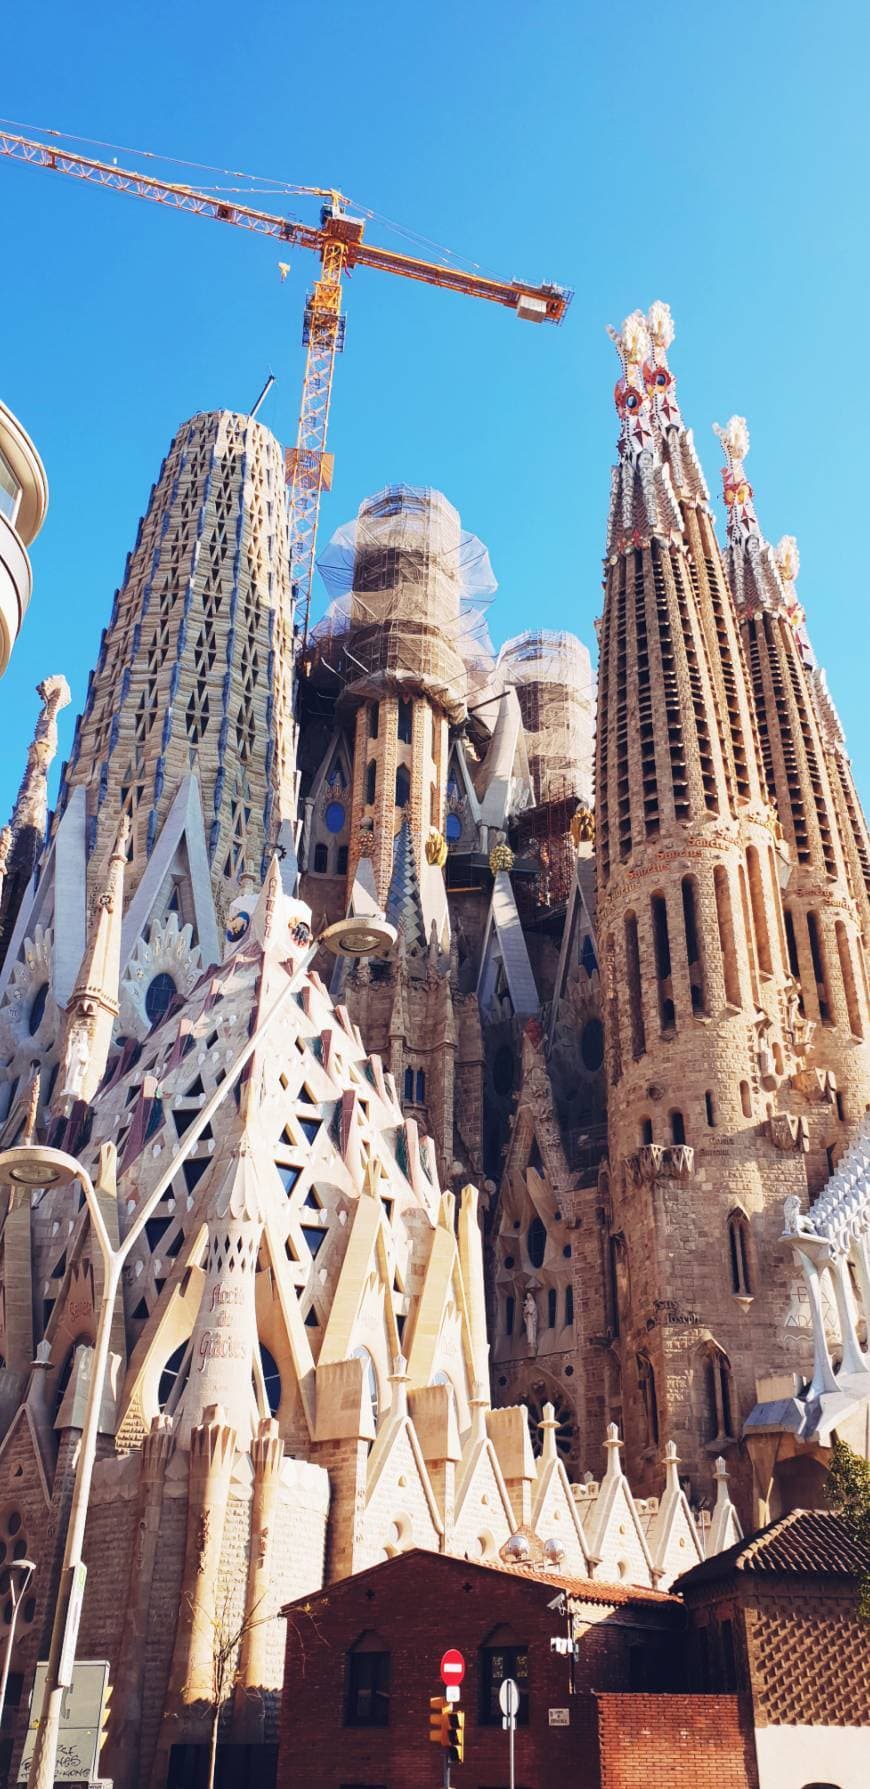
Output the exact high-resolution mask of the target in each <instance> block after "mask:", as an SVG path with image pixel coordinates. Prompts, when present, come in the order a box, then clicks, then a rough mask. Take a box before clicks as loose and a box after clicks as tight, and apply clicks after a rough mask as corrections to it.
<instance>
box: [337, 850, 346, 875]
mask: <svg viewBox="0 0 870 1789" xmlns="http://www.w3.org/2000/svg"><path fill="white" fill-rule="evenodd" d="M335 868H336V872H337V874H338V875H339V876H346V875H347V846H346V845H339V847H338V858H337V860H336V865H335Z"/></svg>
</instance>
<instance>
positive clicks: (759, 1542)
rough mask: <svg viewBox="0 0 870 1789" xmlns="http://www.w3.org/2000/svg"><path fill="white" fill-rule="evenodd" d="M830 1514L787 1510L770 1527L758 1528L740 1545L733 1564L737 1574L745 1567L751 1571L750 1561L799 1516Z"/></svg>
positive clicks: (831, 1512) (827, 1511)
mask: <svg viewBox="0 0 870 1789" xmlns="http://www.w3.org/2000/svg"><path fill="white" fill-rule="evenodd" d="M832 1514H833V1511H832V1510H805V1509H790V1510H788V1511H787V1513H786V1514H785V1515H784V1516H778V1517H777V1519H776V1521H775V1522H773V1523H771V1525H770V1527H768V1528H760V1529H759V1531H758V1533H757V1534H753V1535H751V1536H750V1537H749V1539H748V1540H746V1541H744V1542H743V1543H742V1544H741V1545H740V1549H739V1552H738V1554H737V1558H736V1560H735V1562H734V1563H735V1565H736V1567H737V1570H738V1571H739V1572H745V1571H746V1569H747V1567H749V1569H751V1564H752V1560H753V1559H755V1558H756V1556H757V1555H758V1554H759V1553H763V1552H764V1551H765V1550H766V1549H767V1548H768V1547H769V1546H770V1544H771V1542H772V1541H775V1540H778V1539H779V1536H780V1535H781V1534H783V1533H784V1532H785V1530H786V1529H787V1528H792V1527H794V1524H795V1522H796V1521H797V1519H798V1517H799V1516H809V1515H823V1516H825V1515H832Z"/></svg>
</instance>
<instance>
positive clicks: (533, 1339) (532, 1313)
mask: <svg viewBox="0 0 870 1789" xmlns="http://www.w3.org/2000/svg"><path fill="white" fill-rule="evenodd" d="M523 1322H524V1324H525V1326H526V1340H527V1342H528V1344H529V1347H530V1348H531V1350H532V1352H533V1353H537V1349H538V1304H537V1300H536V1298H535V1294H534V1292H533V1291H532V1288H531V1286H529V1287H528V1288H527V1290H526V1295H525V1298H524V1299H523Z"/></svg>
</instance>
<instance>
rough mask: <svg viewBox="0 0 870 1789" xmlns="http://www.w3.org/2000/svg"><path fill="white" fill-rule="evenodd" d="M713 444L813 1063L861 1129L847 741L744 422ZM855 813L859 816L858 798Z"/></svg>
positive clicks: (861, 1041) (869, 1094) (722, 431)
mask: <svg viewBox="0 0 870 1789" xmlns="http://www.w3.org/2000/svg"><path fill="white" fill-rule="evenodd" d="M716 434H717V435H718V437H719V440H720V441H721V443H722V446H723V448H724V450H725V465H724V467H723V469H722V484H723V493H724V498H725V507H726V511H727V530H728V551H727V563H728V572H729V577H730V581H731V589H732V592H733V595H734V602H735V606H736V609H737V614H738V616H739V620H740V626H741V630H742V634H743V642H744V647H745V651H746V659H747V664H748V667H749V674H750V678H751V683H752V693H753V699H754V704H755V712H756V716H757V720H758V728H759V734H760V739H761V748H762V753H763V756H764V763H765V771H766V776H767V782H768V786H769V788H770V790H771V792H772V793H773V794H774V795H775V799H776V807H777V813H778V817H779V820H780V823H781V825H782V829H783V833H784V835H785V838H786V841H787V843H788V845H789V847H790V853H791V863H792V867H791V872H790V874H789V877H788V882H787V886H786V889H785V895H784V914H783V917H784V922H785V932H786V940H787V948H788V956H789V964H790V968H791V972H792V975H793V977H794V982H795V987H796V988H797V986H798V984H799V987H800V1002H801V1011H802V1013H803V1015H804V1017H805V1018H806V1020H808V1021H809V1023H810V1025H811V1026H813V1027H814V1028H815V1035H814V1038H813V1041H812V1050H811V1052H810V1057H809V1063H810V1065H811V1066H812V1067H813V1068H817V1069H820V1070H822V1071H823V1072H824V1073H826V1074H828V1075H830V1076H833V1077H834V1078H835V1084H836V1086H837V1087H838V1089H839V1092H840V1101H841V1105H842V1107H843V1110H844V1114H845V1116H846V1118H847V1119H852V1120H854V1119H857V1118H858V1117H860V1115H861V1114H862V1113H863V1111H864V1110H865V1107H866V1105H867V1103H868V1099H870V1046H868V1043H867V1041H866V1038H867V1031H868V1014H867V1008H866V998H865V988H864V977H863V973H862V968H861V952H862V943H861V930H862V914H861V910H860V905H859V902H860V901H862V900H863V896H864V890H865V884H864V879H863V874H862V875H860V876H859V877H857V878H856V876H855V865H854V862H853V859H854V837H855V835H854V830H853V823H852V817H851V816H850V814H849V811H848V808H847V806H846V803H845V801H844V799H843V788H842V785H841V779H840V772H839V767H838V763H837V753H838V750H839V749H840V741H839V740H835V735H834V734H833V730H832V729H830V728H829V729H828V742H827V743H826V737H825V732H826V730H825V727H824V725H823V708H822V699H821V693H820V686H819V682H818V678H817V675H816V672H815V662H814V659H813V655H812V651H811V649H810V644H809V639H808V637H807V633H806V628H805V623H804V611H803V609H802V607H801V604H800V602H799V600H798V595H797V590H796V578H797V574H798V570H799V566H800V558H799V555H798V550H797V543H796V541H795V540H794V539H793V538H792V537H791V536H788V535H787V536H785V537H784V538H783V540H781V541H780V543H779V546H778V547H777V548H776V549H774V548H773V547H772V546H770V544H769V543H768V542H767V541H766V540H765V538H764V535H763V534H762V532H761V528H760V526H759V522H758V517H757V515H756V512H755V506H754V501H753V492H752V486H751V484H750V482H749V479H748V478H747V475H746V470H745V464H744V462H745V459H746V455H747V454H748V452H749V430H748V428H747V426H746V421H745V419H744V418H743V417H742V416H732V418H731V420H730V422H729V423H728V424H727V425H726V427H725V428H718V427H717V428H716ZM849 793H850V794H851V793H852V791H851V790H850V791H849ZM854 808H855V810H856V811H857V815H859V816H860V808H859V807H858V805H857V796H854ZM861 818H862V819H863V816H861ZM816 1128H818V1127H816ZM828 1128H829V1127H828V1126H827V1125H826V1126H825V1127H824V1135H823V1136H822V1135H819V1137H818V1139H817V1148H818V1150H819V1152H820V1161H819V1172H820V1173H821V1172H823V1169H824V1167H825V1166H826V1164H827V1157H826V1155H825V1153H824V1152H825V1149H826V1147H827V1144H828V1142H829V1138H828V1135H827V1131H828Z"/></svg>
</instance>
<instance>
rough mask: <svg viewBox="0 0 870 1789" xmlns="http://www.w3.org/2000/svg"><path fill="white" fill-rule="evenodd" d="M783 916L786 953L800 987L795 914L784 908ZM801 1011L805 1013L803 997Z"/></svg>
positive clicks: (790, 967)
mask: <svg viewBox="0 0 870 1789" xmlns="http://www.w3.org/2000/svg"><path fill="white" fill-rule="evenodd" d="M782 916H783V919H784V920H785V944H786V951H787V953H788V966H789V969H790V970H791V973H792V975H793V976H794V979H795V981H796V982H797V983H798V985H800V978H801V967H800V962H799V960H798V950H797V937H796V934H795V929H794V914H793V913H792V910H791V908H790V907H784V908H783V915H782ZM800 1010H801V1012H803V1010H804V1001H803V995H801V1006H800Z"/></svg>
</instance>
